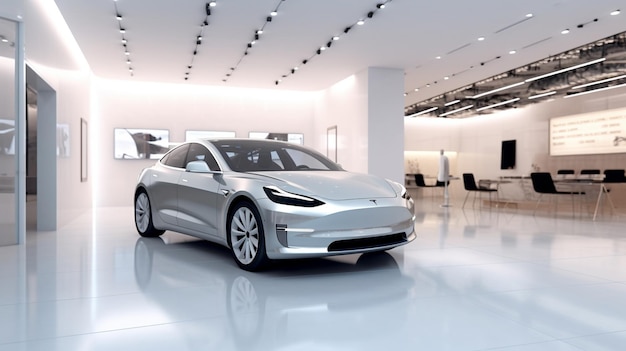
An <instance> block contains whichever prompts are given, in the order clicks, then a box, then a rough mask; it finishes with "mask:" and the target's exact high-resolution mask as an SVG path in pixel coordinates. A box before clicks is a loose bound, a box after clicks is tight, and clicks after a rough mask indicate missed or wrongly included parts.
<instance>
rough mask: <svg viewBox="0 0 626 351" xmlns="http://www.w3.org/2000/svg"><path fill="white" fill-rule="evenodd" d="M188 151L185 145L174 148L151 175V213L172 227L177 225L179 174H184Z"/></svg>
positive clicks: (187, 146)
mask: <svg viewBox="0 0 626 351" xmlns="http://www.w3.org/2000/svg"><path fill="white" fill-rule="evenodd" d="M188 150H189V145H186V144H184V145H181V146H179V147H177V148H175V149H174V150H172V151H171V152H169V153H168V154H167V155H165V156H164V157H163V158H162V159H161V161H160V163H161V167H159V171H158V172H153V173H152V183H151V185H150V203H151V205H152V209H153V211H152V212H153V213H154V214H156V215H158V216H159V217H160V218H161V219H162V220H163V221H164V222H166V223H169V224H172V225H177V223H178V183H179V180H180V176H181V174H183V173H184V172H185V169H184V167H185V160H186V158H187V151H188Z"/></svg>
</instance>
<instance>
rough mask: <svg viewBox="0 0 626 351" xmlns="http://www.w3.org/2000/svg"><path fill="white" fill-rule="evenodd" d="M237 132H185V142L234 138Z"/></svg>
mask: <svg viewBox="0 0 626 351" xmlns="http://www.w3.org/2000/svg"><path fill="white" fill-rule="evenodd" d="M235 136H236V134H235V132H220V131H211V130H188V131H185V141H190V140H198V139H214V138H234V137H235Z"/></svg>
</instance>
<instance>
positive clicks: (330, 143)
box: [326, 126, 337, 162]
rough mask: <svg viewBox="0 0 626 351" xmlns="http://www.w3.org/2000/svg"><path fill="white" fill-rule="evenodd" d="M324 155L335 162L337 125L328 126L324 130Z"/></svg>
mask: <svg viewBox="0 0 626 351" xmlns="http://www.w3.org/2000/svg"><path fill="white" fill-rule="evenodd" d="M326 156H327V157H328V158H330V159H331V160H333V162H337V126H332V127H328V129H327V130H326Z"/></svg>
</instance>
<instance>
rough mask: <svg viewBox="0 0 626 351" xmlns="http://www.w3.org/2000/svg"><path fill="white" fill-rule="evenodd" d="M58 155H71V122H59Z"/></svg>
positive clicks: (62, 156)
mask: <svg viewBox="0 0 626 351" xmlns="http://www.w3.org/2000/svg"><path fill="white" fill-rule="evenodd" d="M81 123H82V121H81ZM57 157H60V158H68V157H70V126H69V124H57Z"/></svg>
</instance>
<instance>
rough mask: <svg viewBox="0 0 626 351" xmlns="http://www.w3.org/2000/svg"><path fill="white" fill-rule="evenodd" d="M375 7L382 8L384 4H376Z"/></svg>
mask: <svg viewBox="0 0 626 351" xmlns="http://www.w3.org/2000/svg"><path fill="white" fill-rule="evenodd" d="M376 8H379V9H384V8H385V4H378V5H376Z"/></svg>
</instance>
